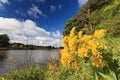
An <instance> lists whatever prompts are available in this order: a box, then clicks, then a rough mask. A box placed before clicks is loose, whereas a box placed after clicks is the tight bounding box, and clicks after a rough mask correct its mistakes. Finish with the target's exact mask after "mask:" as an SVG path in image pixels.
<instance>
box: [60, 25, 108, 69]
mask: <svg viewBox="0 0 120 80" xmlns="http://www.w3.org/2000/svg"><path fill="white" fill-rule="evenodd" d="M74 32H75V27H73V28H72V30H71V32H70V35H68V36H64V38H63V39H62V43H63V45H64V49H63V50H62V51H61V64H63V65H64V66H66V67H73V68H77V69H79V68H80V64H79V63H80V62H79V61H78V60H77V59H76V58H75V57H74V56H73V55H74V54H75V55H77V56H78V57H79V58H82V59H87V60H89V61H90V62H91V64H92V66H95V67H105V66H107V61H106V60H105V59H104V56H103V55H104V54H105V53H103V51H102V50H105V49H107V47H106V45H105V44H104V43H103V42H101V39H103V38H104V36H105V32H106V30H103V29H102V30H96V31H95V33H94V35H83V32H82V31H80V32H79V33H78V34H77V35H75V33H74Z"/></svg>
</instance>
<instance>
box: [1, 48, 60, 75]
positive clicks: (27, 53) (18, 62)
mask: <svg viewBox="0 0 120 80" xmlns="http://www.w3.org/2000/svg"><path fill="white" fill-rule="evenodd" d="M0 54H5V55H6V56H5V58H4V59H0V75H1V74H4V73H6V72H10V71H12V70H15V69H16V68H18V69H19V68H21V67H25V66H27V65H29V64H31V63H39V64H41V65H44V64H47V62H48V60H49V59H56V60H58V57H59V52H58V50H56V49H54V50H8V51H2V52H0Z"/></svg>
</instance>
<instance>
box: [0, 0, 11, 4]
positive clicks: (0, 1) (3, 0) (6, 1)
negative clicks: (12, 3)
mask: <svg viewBox="0 0 120 80" xmlns="http://www.w3.org/2000/svg"><path fill="white" fill-rule="evenodd" d="M0 3H3V4H5V3H9V1H8V0H0Z"/></svg>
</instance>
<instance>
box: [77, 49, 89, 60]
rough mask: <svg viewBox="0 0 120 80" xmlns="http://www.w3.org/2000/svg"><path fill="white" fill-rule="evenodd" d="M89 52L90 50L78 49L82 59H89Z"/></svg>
mask: <svg viewBox="0 0 120 80" xmlns="http://www.w3.org/2000/svg"><path fill="white" fill-rule="evenodd" d="M88 51H89V50H88V49H87V48H84V47H81V48H79V49H78V56H80V57H81V58H87V57H89V55H88Z"/></svg>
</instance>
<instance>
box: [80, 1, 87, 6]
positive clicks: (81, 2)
mask: <svg viewBox="0 0 120 80" xmlns="http://www.w3.org/2000/svg"><path fill="white" fill-rule="evenodd" d="M87 1H88V0H78V4H79V6H82V5H83V4H85V3H86V2H87Z"/></svg>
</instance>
